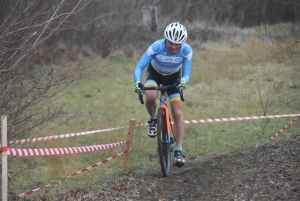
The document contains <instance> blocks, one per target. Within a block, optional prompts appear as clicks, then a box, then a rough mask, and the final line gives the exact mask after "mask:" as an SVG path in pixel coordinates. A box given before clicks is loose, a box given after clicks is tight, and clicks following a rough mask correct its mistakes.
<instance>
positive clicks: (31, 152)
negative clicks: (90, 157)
mask: <svg viewBox="0 0 300 201" xmlns="http://www.w3.org/2000/svg"><path fill="white" fill-rule="evenodd" d="M124 144H126V141H124V142H116V143H111V144H100V145H92V146H84V147H67V148H46V149H16V148H8V150H7V155H11V156H49V155H51V156H53V155H61V154H74V153H84V152H90V151H97V150H104V149H109V148H114V147H118V146H121V145H124Z"/></svg>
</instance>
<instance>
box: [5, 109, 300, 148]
mask: <svg viewBox="0 0 300 201" xmlns="http://www.w3.org/2000/svg"><path fill="white" fill-rule="evenodd" d="M297 116H300V114H282V115H269V116H250V117H230V118H213V119H198V120H184V123H186V124H192V123H209V122H225V121H240V120H255V119H272V118H282V117H297ZM146 125H148V123H143V124H137V125H136V127H138V126H146ZM121 128H128V126H125V127H117V128H108V129H102V130H94V131H85V132H78V133H71V134H62V135H54V136H47V137H39V138H32V139H23V140H15V141H9V144H22V143H27V142H38V141H46V140H55V139H61V138H67V137H75V136H82V135H89V134H94V133H100V132H106V131H112V130H118V129H121ZM0 147H1V145H0Z"/></svg>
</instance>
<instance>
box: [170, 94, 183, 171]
mask: <svg viewBox="0 0 300 201" xmlns="http://www.w3.org/2000/svg"><path fill="white" fill-rule="evenodd" d="M169 98H170V105H171V111H172V117H173V121H174V128H175V138H176V148H175V153H174V156H175V164H174V165H175V166H177V167H182V166H183V165H184V163H185V156H184V155H183V154H182V144H183V136H184V121H183V117H182V101H181V100H180V95H179V94H178V93H176V94H171V95H170V96H169Z"/></svg>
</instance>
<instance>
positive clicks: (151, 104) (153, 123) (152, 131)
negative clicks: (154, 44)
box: [145, 64, 158, 138]
mask: <svg viewBox="0 0 300 201" xmlns="http://www.w3.org/2000/svg"><path fill="white" fill-rule="evenodd" d="M156 79H157V76H156V72H155V71H154V69H153V67H152V66H151V64H149V66H148V70H147V75H146V82H145V86H146V87H149V86H158V84H157V80H156ZM145 95H146V101H145V106H146V109H147V111H148V113H149V115H150V120H149V121H148V124H149V127H148V136H149V137H151V138H154V137H156V135H157V116H156V109H157V103H156V97H157V91H156V90H147V91H145Z"/></svg>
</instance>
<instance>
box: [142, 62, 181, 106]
mask: <svg viewBox="0 0 300 201" xmlns="http://www.w3.org/2000/svg"><path fill="white" fill-rule="evenodd" d="M179 78H180V70H179V71H177V72H176V73H173V74H171V75H162V74H160V73H158V72H157V71H156V70H155V69H154V68H153V66H152V65H151V63H150V64H149V65H148V69H147V74H146V81H145V86H153V85H155V86H159V85H161V84H162V85H176V83H177V80H178V79H179ZM167 94H168V96H169V98H170V101H171V98H173V97H174V98H175V97H177V98H176V99H178V98H179V97H180V92H179V90H178V89H177V88H176V87H174V88H170V89H168V90H167Z"/></svg>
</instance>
